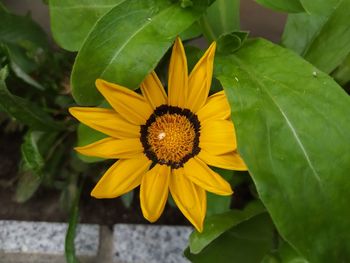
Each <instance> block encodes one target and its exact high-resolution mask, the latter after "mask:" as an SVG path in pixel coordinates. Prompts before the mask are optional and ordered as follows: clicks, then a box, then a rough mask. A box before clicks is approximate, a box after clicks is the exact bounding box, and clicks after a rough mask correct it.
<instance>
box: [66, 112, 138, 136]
mask: <svg viewBox="0 0 350 263" xmlns="http://www.w3.org/2000/svg"><path fill="white" fill-rule="evenodd" d="M69 112H70V114H72V115H73V116H74V117H75V118H77V119H78V120H79V121H80V122H82V123H84V124H85V125H87V126H89V127H91V128H93V129H95V130H98V131H100V132H102V133H104V134H107V135H109V136H111V137H115V138H138V137H140V126H137V125H134V124H131V123H130V122H127V121H126V120H125V119H123V118H122V116H120V114H118V113H117V112H116V111H114V110H110V109H103V108H89V107H72V108H69Z"/></svg>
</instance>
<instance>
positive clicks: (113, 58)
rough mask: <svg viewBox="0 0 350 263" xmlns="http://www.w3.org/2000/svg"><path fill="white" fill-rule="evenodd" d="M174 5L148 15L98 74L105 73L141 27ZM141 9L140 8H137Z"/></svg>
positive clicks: (147, 24)
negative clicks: (150, 15)
mask: <svg viewBox="0 0 350 263" xmlns="http://www.w3.org/2000/svg"><path fill="white" fill-rule="evenodd" d="M174 7H176V5H175V4H172V5H171V6H169V7H167V8H164V9H163V10H161V11H160V12H158V13H156V14H155V15H154V16H152V17H150V18H151V20H148V19H147V21H146V22H145V23H144V24H143V25H142V26H141V27H140V28H137V29H136V30H135V31H134V32H132V33H131V35H130V37H129V38H127V39H126V41H125V42H124V43H123V44H122V45H121V46H120V47H119V49H118V50H117V51H116V53H115V54H114V55H113V57H112V58H111V60H110V61H109V62H108V64H107V65H106V67H105V69H104V70H103V71H102V72H101V74H100V76H101V77H103V75H104V74H105V73H106V71H107V70H108V69H109V66H110V65H112V63H113V62H114V61H115V60H116V58H117V57H118V55H119V54H120V53H121V52H122V51H123V49H124V48H125V47H126V46H127V45H128V44H129V43H130V42H131V41H132V40H133V39H134V37H135V36H136V35H137V34H138V33H139V32H141V31H142V30H143V29H145V28H146V27H147V26H149V25H150V24H151V23H152V22H153V21H154V20H153V19H155V18H157V17H159V16H161V15H162V14H163V13H165V12H168V11H169V10H171V9H173V8H174ZM142 10H146V9H142ZM139 11H141V10H139Z"/></svg>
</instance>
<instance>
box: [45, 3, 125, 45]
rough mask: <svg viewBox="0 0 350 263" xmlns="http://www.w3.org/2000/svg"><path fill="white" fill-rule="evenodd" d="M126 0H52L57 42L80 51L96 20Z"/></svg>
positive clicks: (52, 21) (51, 7)
mask: <svg viewBox="0 0 350 263" xmlns="http://www.w3.org/2000/svg"><path fill="white" fill-rule="evenodd" d="M124 1H125V0H99V1H96V0H76V1H71V0H50V5H49V8H50V18H51V30H52V34H53V37H54V39H55V40H56V42H57V43H58V44H59V45H60V46H61V47H63V48H64V49H67V50H69V51H78V50H79V49H80V47H81V45H82V44H83V42H84V40H85V38H86V37H87V35H88V34H89V32H90V30H91V28H92V27H93V26H94V24H95V23H96V21H97V20H98V19H99V18H100V17H102V16H103V15H104V14H106V13H107V12H108V11H109V10H111V9H112V8H113V7H114V6H116V5H118V4H120V3H122V2H124Z"/></svg>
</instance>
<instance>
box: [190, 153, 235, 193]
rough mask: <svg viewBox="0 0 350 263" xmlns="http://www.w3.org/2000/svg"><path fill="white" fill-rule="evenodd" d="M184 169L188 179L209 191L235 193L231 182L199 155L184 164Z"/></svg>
mask: <svg viewBox="0 0 350 263" xmlns="http://www.w3.org/2000/svg"><path fill="white" fill-rule="evenodd" d="M184 171H185V175H186V177H187V178H188V179H190V180H191V181H192V182H193V183H195V184H196V185H198V186H200V187H202V188H203V189H205V190H207V191H209V192H212V193H215V194H218V195H231V194H232V193H233V192H232V189H231V186H230V184H229V183H228V182H227V181H226V180H225V179H223V178H222V177H221V176H220V175H219V174H217V173H215V172H214V171H213V170H212V169H210V168H209V167H208V165H206V164H205V163H204V162H203V161H201V160H200V159H199V158H197V157H194V158H191V159H189V160H188V161H187V162H186V163H185V164H184Z"/></svg>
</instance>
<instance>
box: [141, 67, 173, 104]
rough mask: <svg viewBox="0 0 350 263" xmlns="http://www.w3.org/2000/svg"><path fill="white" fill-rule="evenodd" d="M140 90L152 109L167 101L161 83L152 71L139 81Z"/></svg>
mask: <svg viewBox="0 0 350 263" xmlns="http://www.w3.org/2000/svg"><path fill="white" fill-rule="evenodd" d="M141 92H142V94H143V96H144V97H145V99H146V100H148V103H149V104H150V105H151V106H152V107H153V109H155V108H157V107H158V106H160V105H162V104H166V103H167V97H166V93H165V91H164V88H163V85H162V83H161V82H160V80H159V78H158V76H157V74H156V73H155V72H154V71H152V72H151V73H150V74H149V75H148V76H147V77H146V78H145V80H144V81H143V82H142V83H141Z"/></svg>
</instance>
